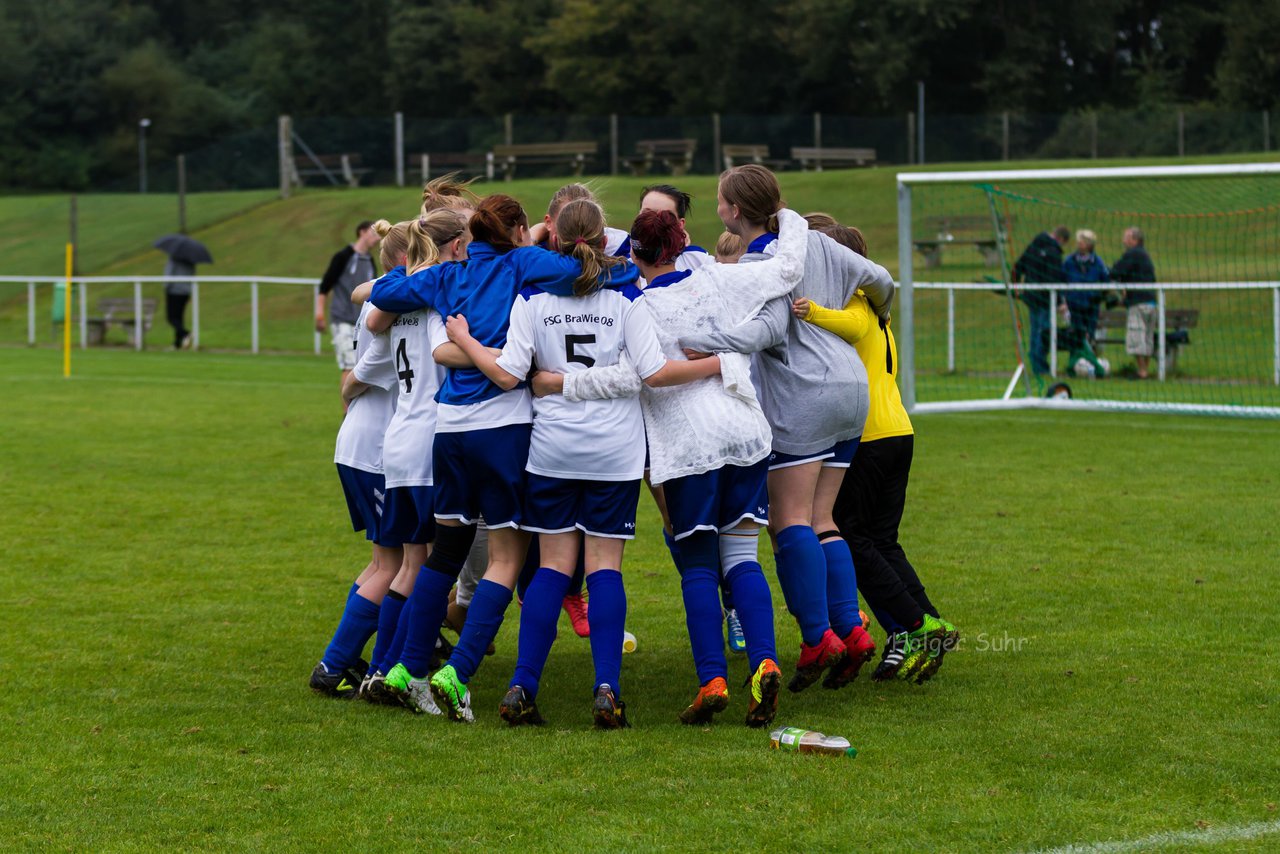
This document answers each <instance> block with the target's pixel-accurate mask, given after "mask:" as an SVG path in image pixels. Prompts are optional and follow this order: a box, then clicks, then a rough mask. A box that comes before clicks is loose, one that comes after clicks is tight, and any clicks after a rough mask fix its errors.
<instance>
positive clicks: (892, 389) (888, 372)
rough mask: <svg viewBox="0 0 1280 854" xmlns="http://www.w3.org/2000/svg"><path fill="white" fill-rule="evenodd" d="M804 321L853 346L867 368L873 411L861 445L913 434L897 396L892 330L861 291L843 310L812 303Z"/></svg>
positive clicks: (869, 416) (896, 348) (895, 353)
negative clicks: (874, 310)
mask: <svg viewBox="0 0 1280 854" xmlns="http://www.w3.org/2000/svg"><path fill="white" fill-rule="evenodd" d="M805 320H807V321H809V322H810V323H813V324H815V325H817V326H821V327H822V328H823V329H826V330H827V331H828V332H834V333H835V334H836V335H839V336H840V337H841V338H843V339H844V340H845V341H848V342H849V343H850V344H852V345H853V346H854V348H855V349H856V350H857V351H858V356H860V357H861V358H862V364H863V365H864V366H866V369H867V385H868V393H869V395H870V398H871V408H870V410H869V411H868V413H867V425H866V427H864V428H863V430H862V441H864V442H874V441H875V440H876V439H887V438H889V437H891V436H910V435H911V434H912V433H914V432H915V431H914V430H913V429H912V427H911V419H910V418H909V417H908V416H907V410H906V408H905V407H903V405H902V395H901V394H899V393H898V382H897V380H896V378H895V376H896V375H895V373H894V371H896V370H897V367H898V347H897V345H896V344H895V343H894V341H893V330H891V329H890V328H889V326H888V325H887V324H886V325H885V326H884V328H881V326H880V321H879V320H878V319H877V318H876V315H875V312H873V311H872V310H871V306H870V305H869V304H868V303H867V299H866V297H864V296H863V295H862V291H858V293H857V294H855V295H854V297H853V299H851V300H849V304H848V305H846V306H845V307H844V308H843V309H834V308H824V307H823V306H820V305H818V304H817V303H815V302H813V301H812V300H810V301H809V313H808V314H807V315H805Z"/></svg>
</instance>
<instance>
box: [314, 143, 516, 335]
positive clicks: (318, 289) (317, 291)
mask: <svg viewBox="0 0 1280 854" xmlns="http://www.w3.org/2000/svg"><path fill="white" fill-rule="evenodd" d="M490 153H492V152H490ZM490 180H493V176H492V175H490ZM315 295H316V296H317V297H318V296H320V285H318V284H317V285H316V291H315ZM314 304H315V303H314V301H313V302H312V305H314ZM315 349H316V355H317V356H319V355H320V330H319V329H317V330H316V334H315Z"/></svg>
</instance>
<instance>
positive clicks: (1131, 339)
mask: <svg viewBox="0 0 1280 854" xmlns="http://www.w3.org/2000/svg"><path fill="white" fill-rule="evenodd" d="M1121 241H1122V242H1123V243H1124V255H1122V256H1120V260H1119V261H1117V262H1116V265H1115V266H1114V267H1112V268H1111V281H1113V282H1120V283H1122V284H1148V283H1150V284H1154V283H1155V281H1156V267H1155V265H1154V264H1152V263H1151V256H1150V255H1148V254H1147V249H1146V246H1145V242H1146V236H1145V235H1143V233H1142V229H1140V228H1138V227H1137V226H1136V225H1133V226H1130V227H1128V228H1126V229H1125V230H1124V236H1123V237H1122V238H1121ZM1124 307H1125V308H1126V309H1128V312H1129V319H1128V323H1127V324H1126V325H1125V335H1124V350H1125V352H1126V353H1128V354H1129V355H1131V356H1133V360H1134V361H1135V362H1136V363H1137V365H1138V379H1140V380H1145V379H1146V378H1147V377H1148V376H1149V374H1148V373H1147V369H1148V367H1149V366H1150V364H1151V356H1152V354H1153V353H1155V348H1156V326H1157V322H1158V321H1157V317H1156V292H1155V291H1153V290H1139V289H1135V288H1125V290H1124Z"/></svg>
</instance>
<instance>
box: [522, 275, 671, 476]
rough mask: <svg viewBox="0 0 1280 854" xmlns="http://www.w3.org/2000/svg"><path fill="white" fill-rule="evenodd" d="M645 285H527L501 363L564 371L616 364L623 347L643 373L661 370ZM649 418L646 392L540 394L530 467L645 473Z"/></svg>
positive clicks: (555, 472)
mask: <svg viewBox="0 0 1280 854" xmlns="http://www.w3.org/2000/svg"><path fill="white" fill-rule="evenodd" d="M642 293H643V292H642V291H640V289H639V288H636V287H634V286H632V285H628V286H626V287H624V288H618V289H614V288H605V289H601V290H599V291H596V292H595V293H594V294H591V295H590V296H586V297H568V296H555V295H554V294H549V293H546V292H545V291H543V290H541V289H539V288H534V287H527V288H525V289H524V290H522V291H521V292H520V296H518V297H517V298H516V301H515V305H513V306H512V307H511V329H510V331H509V332H508V333H507V344H506V346H505V347H504V348H503V349H502V355H501V356H500V357H499V358H498V365H499V367H501V368H502V369H503V370H504V371H507V372H508V373H509V374H511V375H512V376H516V377H523V376H525V375H526V374H528V373H529V370H530V368H531V367H532V366H533V364H534V363H535V361H536V363H537V366H538V368H539V369H540V370H545V371H556V372H558V373H562V374H569V373H574V372H577V371H584V370H586V369H587V368H590V367H593V366H596V365H599V366H601V367H606V366H609V365H615V364H617V362H618V358H619V356H620V355H621V353H622V351H623V350H624V349H625V350H626V352H627V355H628V356H629V357H630V358H631V361H632V362H633V363H634V364H635V366H636V372H637V373H638V374H639V375H640V376H641V377H648V376H650V375H652V374H654V373H656V372H657V371H659V370H661V369H662V368H663V366H664V365H665V364H666V358H665V357H664V356H663V355H662V350H661V349H660V346H659V344H658V336H657V332H656V331H655V330H654V328H653V320H652V318H650V316H649V311H648V308H647V307H646V306H645V304H644V300H643V298H642ZM644 456H645V442H644V420H643V417H642V415H641V413H640V401H639V399H638V398H634V397H632V398H622V399H616V400H582V401H568V400H566V399H565V398H564V397H563V396H562V395H550V396H548V397H540V398H535V399H534V401H533V436H532V439H531V440H530V443H529V464H528V466H527V467H526V468H527V470H528V471H531V472H533V473H534V474H540V475H545V476H547V477H559V478H565V479H569V480H607V481H620V480H635V479H637V478H639V477H640V476H641V475H642V474H643V473H644Z"/></svg>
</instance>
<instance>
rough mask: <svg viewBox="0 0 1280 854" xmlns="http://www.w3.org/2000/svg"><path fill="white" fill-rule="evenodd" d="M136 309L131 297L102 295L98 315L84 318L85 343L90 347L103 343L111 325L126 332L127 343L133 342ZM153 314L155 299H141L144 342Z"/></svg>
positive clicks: (135, 330) (136, 316) (136, 319)
mask: <svg viewBox="0 0 1280 854" xmlns="http://www.w3.org/2000/svg"><path fill="white" fill-rule="evenodd" d="M136 309H137V306H136V305H134V302H133V297H103V298H102V299H100V300H98V315H99V316H98V317H86V318H85V332H86V335H85V343H86V344H88V345H89V346H91V347H96V346H98V345H101V344H104V343H106V339H107V330H108V329H109V328H110V327H111V326H119V327H120V328H121V329H124V330H126V331H127V332H128V334H129V343H130V344H135V342H136V339H135V336H136V335H137V334H138V315H137V313H136ZM155 314H156V301H155V300H153V299H144V300H143V301H142V335H143V339H142V340H143V341H144V342H145V341H146V340H147V339H146V334H147V332H148V330H150V329H151V321H152V319H153V318H154V317H155Z"/></svg>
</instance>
